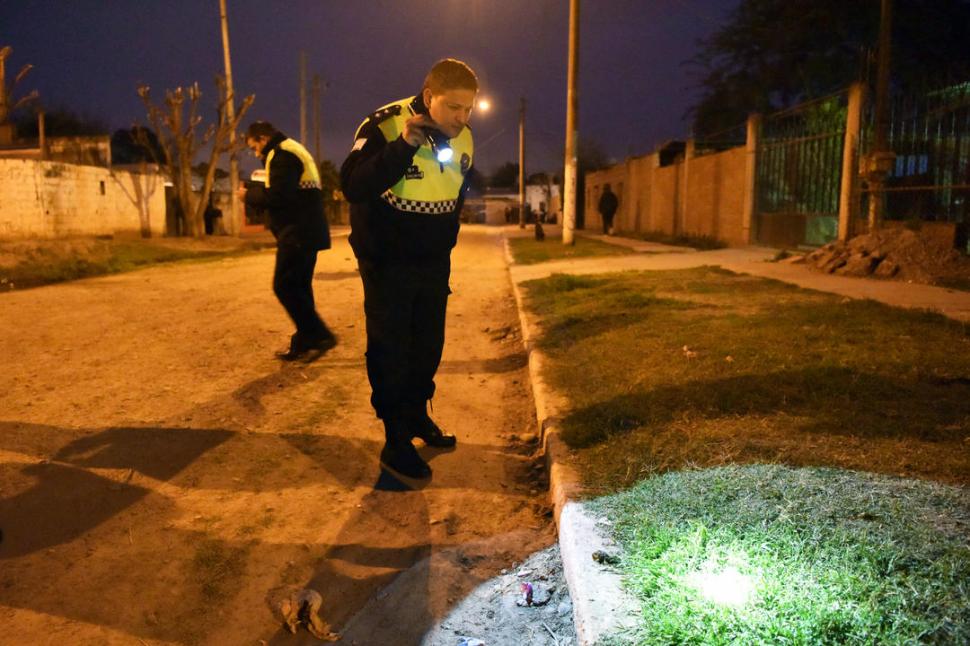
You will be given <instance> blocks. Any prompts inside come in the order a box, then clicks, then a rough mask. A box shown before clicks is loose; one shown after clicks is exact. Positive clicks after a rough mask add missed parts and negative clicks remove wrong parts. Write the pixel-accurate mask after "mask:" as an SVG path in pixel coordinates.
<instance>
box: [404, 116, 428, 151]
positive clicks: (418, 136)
mask: <svg viewBox="0 0 970 646" xmlns="http://www.w3.org/2000/svg"><path fill="white" fill-rule="evenodd" d="M434 127H435V123H434V120H432V119H431V117H429V116H428V115H426V114H417V115H415V116H413V117H411V118H410V119H408V120H407V122H405V124H404V132H402V133H401V137H403V138H404V141H406V142H408V143H409V144H411V145H412V146H414V147H418V146H421V145H422V144H424V142H426V141H427V140H428V134H427V132H426V131H427V130H432V129H434Z"/></svg>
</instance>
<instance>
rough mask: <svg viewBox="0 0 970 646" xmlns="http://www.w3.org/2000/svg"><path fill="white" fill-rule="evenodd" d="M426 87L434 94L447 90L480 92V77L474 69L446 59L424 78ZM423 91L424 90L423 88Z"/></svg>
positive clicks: (439, 62) (435, 65)
mask: <svg viewBox="0 0 970 646" xmlns="http://www.w3.org/2000/svg"><path fill="white" fill-rule="evenodd" d="M424 87H425V88H428V89H430V90H431V93H432V94H441V93H442V92H445V91H446V90H472V91H475V92H477V91H478V77H477V76H475V72H473V71H472V68H470V67H468V65H467V64H465V63H463V62H462V61H459V60H455V59H454V58H444V59H442V60H440V61H438V62H437V63H435V64H434V66H433V67H432V68H431V71H430V72H428V75H427V76H426V77H425V78H424ZM422 89H423V88H422Z"/></svg>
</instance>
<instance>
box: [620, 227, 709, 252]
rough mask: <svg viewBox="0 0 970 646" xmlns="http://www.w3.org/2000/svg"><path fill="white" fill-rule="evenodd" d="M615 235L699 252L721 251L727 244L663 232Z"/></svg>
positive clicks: (707, 237) (702, 237)
mask: <svg viewBox="0 0 970 646" xmlns="http://www.w3.org/2000/svg"><path fill="white" fill-rule="evenodd" d="M616 235H620V236H625V237H627V238H636V239H638V240H646V241H648V242H659V243H660V244H669V245H674V246H675V247H693V248H694V249H699V250H701V251H705V250H709V249H723V248H724V247H726V246H727V243H726V242H724V241H723V240H719V239H717V238H714V237H712V236H699V235H686V234H684V235H673V234H670V233H664V232H663V231H617V233H616Z"/></svg>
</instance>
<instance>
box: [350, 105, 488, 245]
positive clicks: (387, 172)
mask: <svg viewBox="0 0 970 646" xmlns="http://www.w3.org/2000/svg"><path fill="white" fill-rule="evenodd" d="M418 100H420V95H419V96H418V97H415V104H414V105H416V102H417V101H418ZM357 138H358V140H361V139H364V140H366V143H365V144H364V145H363V147H362V148H361V149H360V150H354V151H352V152H351V153H350V155H349V156H348V157H347V159H346V160H344V163H343V165H342V166H341V167H340V186H341V189H342V190H343V193H344V196H345V197H346V198H347V200H348V201H350V227H351V232H350V246H351V247H352V248H353V250H354V255H355V256H357V258H359V259H361V260H368V261H372V262H382V263H384V262H386V263H390V264H399V263H406V264H433V263H437V262H441V261H443V260H446V259H447V258H448V257H449V256H450V254H451V249H452V248H453V247H454V246H455V243H456V242H457V241H458V228H459V226H460V225H459V220H458V215H459V214H460V213H461V208H462V204H463V203H464V197H465V192H466V189H467V187H468V178H469V177H470V176H471V173H472V172H473V171H469V173H468V174H467V175H466V176H465V183H464V185H463V186H462V187H461V190H460V192H459V195H458V203H457V206H456V207H455V210H454V211H453V212H452V213H447V214H429V213H408V212H404V211H400V210H398V209H396V208H394V207H393V206H391V205H390V204H388V203H387V202H386V201H384V200H383V199H382V198H381V194H382V193H383V192H384V191H386V190H387V189H389V188H390V187H392V186H394V185H395V184H397V182H398V180H400V179H401V178H402V177H404V174H405V173H406V172H407V170H408V167H409V166H410V165H411V163H412V160H413V159H414V154H415V152H417V150H418V147H416V146H412V145H411V144H409V143H408V142H407V141H405V140H404V138H403V136H399V137H398V138H397V139H395V140H394V141H387V140H386V139H385V138H384V133H383V132H382V131H381V129H380V117H379V116H377V115H376V114H375V115H374V116H372V117H371V118H370V119H369V120H368V121H367V122H365V123H364V125H363V126H361V129H360V131H359V132H358V134H357Z"/></svg>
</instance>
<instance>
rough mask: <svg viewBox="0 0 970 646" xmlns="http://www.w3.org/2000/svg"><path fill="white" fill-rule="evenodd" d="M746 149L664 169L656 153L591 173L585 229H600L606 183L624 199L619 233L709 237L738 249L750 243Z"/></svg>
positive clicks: (620, 209)
mask: <svg viewBox="0 0 970 646" xmlns="http://www.w3.org/2000/svg"><path fill="white" fill-rule="evenodd" d="M745 163H746V155H745V150H744V148H733V149H730V150H727V151H724V152H720V153H715V154H710V155H704V156H702V157H692V158H690V159H688V160H687V161H684V160H681V161H678V162H677V163H674V164H671V165H669V166H663V167H661V166H660V165H659V159H658V156H657V155H656V154H652V155H646V156H643V157H633V158H630V159H627V160H626V161H624V162H622V163H620V164H616V165H615V166H611V167H610V168H606V169H603V170H599V171H595V172H591V173H587V174H586V229H587V230H588V231H600V230H601V227H602V220H601V219H600V215H599V212H598V211H597V208H596V207H597V204H598V202H599V196H600V195H602V192H603V185H604V184H606V183H609V184H610V186H611V187H612V189H613V191H614V192H615V193H617V196H618V197H619V200H620V205H619V209H618V211H617V214H616V218H615V220H614V227H615V228H616V229H617V230H619V231H632V232H640V233H645V232H648V231H661V232H663V233H667V234H680V233H686V234H691V235H708V236H712V237H716V238H719V239H721V240H724V241H726V242H728V243H729V244H734V245H745V244H748V240H747V239H746V237H745V232H744V229H743V211H744V198H745V191H746V190H748V189H747V187H746V185H745Z"/></svg>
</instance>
